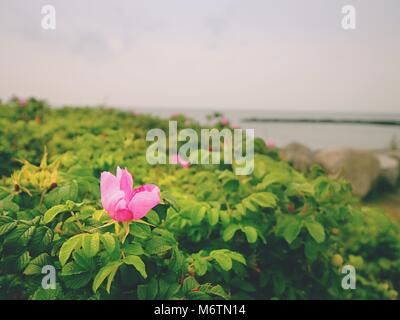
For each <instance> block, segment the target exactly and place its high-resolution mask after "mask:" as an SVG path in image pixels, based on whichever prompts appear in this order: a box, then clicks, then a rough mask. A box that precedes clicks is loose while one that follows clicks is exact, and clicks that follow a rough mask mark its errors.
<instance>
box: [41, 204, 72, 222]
mask: <svg viewBox="0 0 400 320" xmlns="http://www.w3.org/2000/svg"><path fill="white" fill-rule="evenodd" d="M67 210H68V207H67V206H66V205H63V204H59V205H57V206H54V207H52V208H50V209H49V210H47V211H46V212H45V214H44V217H43V222H44V223H49V222H51V221H53V220H54V218H55V217H56V216H57V215H59V214H60V213H62V212H65V211H67Z"/></svg>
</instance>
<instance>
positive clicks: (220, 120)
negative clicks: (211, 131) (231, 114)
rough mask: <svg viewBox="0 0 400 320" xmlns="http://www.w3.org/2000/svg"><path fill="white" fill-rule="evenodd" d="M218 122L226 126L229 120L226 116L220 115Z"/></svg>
mask: <svg viewBox="0 0 400 320" xmlns="http://www.w3.org/2000/svg"><path fill="white" fill-rule="evenodd" d="M219 123H220V124H222V125H224V126H227V125H229V120H228V118H225V117H222V118H221V119H219Z"/></svg>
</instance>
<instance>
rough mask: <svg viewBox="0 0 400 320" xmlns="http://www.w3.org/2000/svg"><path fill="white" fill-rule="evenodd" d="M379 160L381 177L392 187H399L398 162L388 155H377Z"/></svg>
mask: <svg viewBox="0 0 400 320" xmlns="http://www.w3.org/2000/svg"><path fill="white" fill-rule="evenodd" d="M376 157H377V158H378V160H379V167H380V172H379V177H380V178H382V179H384V180H385V181H386V182H388V183H389V184H390V185H391V186H392V187H395V186H396V185H397V180H398V178H399V162H398V160H396V159H394V158H392V157H390V156H389V155H386V154H382V153H381V154H376Z"/></svg>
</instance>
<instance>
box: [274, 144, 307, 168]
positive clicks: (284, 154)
mask: <svg viewBox="0 0 400 320" xmlns="http://www.w3.org/2000/svg"><path fill="white" fill-rule="evenodd" d="M280 156H281V158H282V159H283V160H286V161H288V162H290V163H291V164H292V165H293V167H294V168H295V169H297V170H300V171H302V172H305V171H307V169H309V168H310V167H311V166H312V165H313V164H314V153H313V152H312V151H311V149H309V148H308V147H306V146H304V145H302V144H300V143H291V144H289V145H287V146H286V147H284V148H282V149H281V150H280Z"/></svg>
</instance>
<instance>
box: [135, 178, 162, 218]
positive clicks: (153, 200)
mask: <svg viewBox="0 0 400 320" xmlns="http://www.w3.org/2000/svg"><path fill="white" fill-rule="evenodd" d="M159 203H160V188H159V187H157V186H155V185H152V184H146V185H143V186H140V187H139V188H137V189H135V190H134V194H133V197H132V200H131V201H130V202H129V204H128V208H129V209H130V210H131V211H132V213H133V219H134V220H137V219H141V218H143V217H144V216H145V215H146V214H147V213H148V212H149V211H150V210H151V209H153V208H154V207H155V206H156V205H158V204H159Z"/></svg>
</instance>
